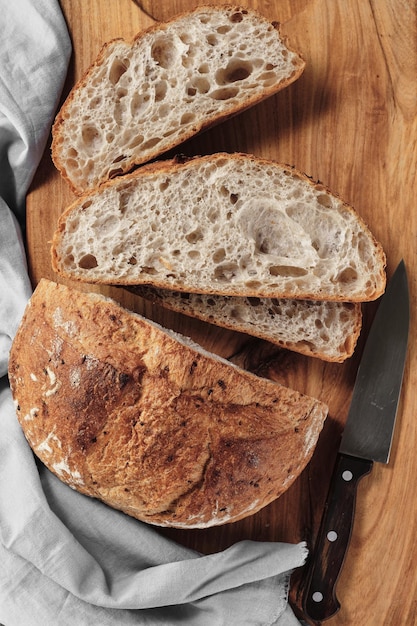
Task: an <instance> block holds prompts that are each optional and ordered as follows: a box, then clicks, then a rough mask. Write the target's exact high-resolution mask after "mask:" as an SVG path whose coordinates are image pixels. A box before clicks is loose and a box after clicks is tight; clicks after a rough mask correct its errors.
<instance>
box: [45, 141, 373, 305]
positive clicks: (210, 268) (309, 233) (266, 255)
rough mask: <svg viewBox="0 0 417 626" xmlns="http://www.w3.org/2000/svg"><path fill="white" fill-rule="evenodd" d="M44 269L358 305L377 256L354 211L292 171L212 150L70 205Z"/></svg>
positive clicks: (140, 173)
mask: <svg viewBox="0 0 417 626" xmlns="http://www.w3.org/2000/svg"><path fill="white" fill-rule="evenodd" d="M52 266H53V269H54V270H55V271H56V272H59V273H60V274H62V275H63V276H66V277H68V278H71V279H78V280H82V281H87V282H96V283H110V284H119V285H139V284H151V285H153V286H155V287H159V288H165V289H172V290H175V291H185V292H190V293H211V294H213V293H214V294H220V295H234V296H245V297H246V296H253V297H269V298H295V299H308V300H338V301H366V300H372V299H375V298H377V297H378V296H379V295H381V293H383V291H384V288H385V269H384V268H385V255H384V252H383V250H382V248H381V246H380V244H379V243H377V242H376V241H375V238H374V237H373V235H372V234H371V232H370V231H369V229H368V228H367V226H366V225H365V224H364V222H363V220H362V219H361V218H360V217H359V216H358V214H357V213H356V212H355V211H354V209H353V208H352V207H350V206H348V205H347V204H345V203H343V202H342V201H341V200H340V199H339V198H337V197H336V196H335V195H333V194H331V193H330V192H329V191H328V190H327V189H326V188H325V187H324V186H323V185H321V184H314V183H313V182H312V181H311V180H310V179H309V178H308V177H307V176H304V175H303V174H301V173H300V172H298V171H297V170H296V169H294V168H290V167H287V166H282V165H279V164H277V163H274V162H271V161H267V160H264V159H260V158H256V157H254V156H250V155H247V154H232V155H230V154H225V153H219V154H214V155H209V156H204V157H198V158H194V159H190V160H187V161H185V162H181V161H175V160H174V161H166V162H159V163H153V164H148V165H145V166H143V167H142V168H139V169H138V170H136V171H135V172H133V173H132V174H128V175H126V176H124V177H119V178H117V179H115V180H113V181H110V182H108V183H106V184H104V185H102V186H101V187H100V188H99V189H98V190H95V191H92V192H90V193H88V194H85V195H84V196H82V197H81V198H79V199H77V200H76V201H75V202H74V203H73V204H72V205H71V206H70V207H69V208H68V209H67V211H65V213H64V214H63V215H62V216H61V218H60V220H59V222H58V226H57V230H56V232H55V234H54V237H53V244H52Z"/></svg>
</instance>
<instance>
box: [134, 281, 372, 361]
mask: <svg viewBox="0 0 417 626" xmlns="http://www.w3.org/2000/svg"><path fill="white" fill-rule="evenodd" d="M130 289H131V290H132V291H133V292H134V293H136V294H137V295H139V296H141V297H143V298H146V299H147V300H150V301H151V302H153V303H154V304H158V305H161V306H163V307H165V308H167V309H170V310H172V311H176V312H179V313H183V314H184V315H189V316H191V317H195V318H198V319H200V320H203V321H205V322H210V323H211V324H215V325H217V326H222V327H224V328H229V329H231V330H236V331H239V332H243V333H247V334H249V335H253V336H254V337H259V338H261V339H265V340H266V341H270V342H272V343H274V344H277V345H278V346H281V347H282V348H285V349H287V350H292V351H294V352H299V353H300V354H305V355H307V356H313V357H316V358H319V359H322V360H324V361H336V362H342V361H345V360H346V359H347V358H349V357H350V356H352V354H353V351H354V349H355V346H356V343H357V340H358V337H359V333H360V330H361V327H362V310H361V304H360V303H359V302H327V301H320V300H291V299H286V298H280V299H279V298H250V297H248V298H240V297H239V296H218V295H214V294H198V293H179V292H177V291H169V290H167V289H156V288H155V287H150V286H149V285H142V286H137V287H132V288H130Z"/></svg>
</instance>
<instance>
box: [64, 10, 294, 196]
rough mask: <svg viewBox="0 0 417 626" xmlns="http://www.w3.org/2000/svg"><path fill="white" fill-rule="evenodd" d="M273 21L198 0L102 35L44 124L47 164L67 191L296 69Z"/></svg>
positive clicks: (156, 150)
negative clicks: (118, 33)
mask: <svg viewBox="0 0 417 626" xmlns="http://www.w3.org/2000/svg"><path fill="white" fill-rule="evenodd" d="M303 69H304V61H302V59H301V58H300V57H299V56H298V54H296V53H295V52H293V51H292V50H290V49H289V48H288V47H287V45H286V44H285V43H284V41H283V40H282V39H281V38H280V35H279V31H278V26H277V24H271V23H269V22H268V21H267V20H266V19H264V18H263V17H262V16H260V15H258V14H257V13H255V12H253V11H250V10H248V9H243V8H239V7H232V6H226V7H200V8H198V9H196V10H195V11H193V12H191V13H188V14H183V15H181V16H179V17H177V18H176V19H174V20H172V21H170V22H168V23H166V24H158V25H156V26H155V27H152V28H151V29H149V30H148V31H145V32H143V33H140V34H139V35H138V36H137V37H136V39H135V40H134V42H133V43H132V44H130V43H127V42H125V41H123V40H121V39H118V40H114V41H112V42H109V43H108V44H107V45H106V46H105V47H104V48H103V50H102V51H101V53H100V55H99V56H98V58H97V60H96V61H95V63H94V64H93V65H92V67H91V68H90V69H89V70H88V71H87V73H86V75H85V76H84V77H83V79H82V80H81V81H80V82H79V83H78V84H77V85H76V86H75V88H74V89H73V91H72V92H71V94H70V95H69V97H68V99H67V101H66V102H65V104H64V105H63V107H62V109H61V111H60V113H59V114H58V116H57V119H56V122H55V124H54V128H53V144H52V156H53V160H54V162H55V165H56V166H57V168H58V169H59V170H61V173H62V174H63V176H64V178H66V179H67V180H68V182H69V183H70V184H71V186H72V188H73V189H74V191H76V192H82V191H85V190H86V189H89V188H94V187H96V186H97V185H98V184H99V183H100V182H102V181H104V180H107V179H109V178H112V177H114V176H117V175H119V174H122V173H124V172H127V171H129V170H130V169H131V168H132V167H133V165H135V164H140V163H144V162H146V161H149V160H151V159H152V158H155V156H157V155H158V154H162V153H163V152H164V151H166V150H167V149H168V148H171V147H173V146H175V145H178V144H179V143H181V142H183V141H184V140H185V139H187V138H189V137H190V136H192V135H194V134H196V133H197V132H199V131H201V130H202V129H203V128H205V127H208V126H210V125H212V124H213V123H217V122H219V121H220V120H222V119H224V118H225V117H228V116H230V115H232V114H235V113H237V112H239V111H241V110H243V109H246V108H248V107H249V106H252V105H253V104H255V103H256V102H258V101H260V100H262V99H264V98H266V97H268V96H270V95H272V94H273V93H276V92H277V91H279V90H280V89H282V88H283V87H285V86H287V85H288V84H289V83H291V82H293V81H294V80H295V79H296V78H298V77H299V76H300V74H301V73H302V71H303Z"/></svg>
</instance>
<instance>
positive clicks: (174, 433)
mask: <svg viewBox="0 0 417 626" xmlns="http://www.w3.org/2000/svg"><path fill="white" fill-rule="evenodd" d="M9 378H10V383H11V388H12V392H13V397H14V400H15V404H16V409H17V416H18V419H19V421H20V424H21V426H22V428H23V431H24V433H25V435H26V437H27V439H28V441H29V443H30V445H31V446H32V448H33V450H34V451H35V453H36V454H37V455H38V456H39V458H40V459H41V460H42V461H43V462H44V463H45V465H46V466H47V467H48V468H49V469H50V470H51V471H52V472H54V473H55V474H56V475H57V476H58V477H59V478H60V479H61V480H63V481H64V482H66V483H67V484H68V485H69V486H71V487H72V488H74V489H76V490H78V491H80V492H81V493H83V494H86V495H88V496H92V497H95V498H98V499H100V500H102V501H104V502H106V503H107V504H108V505H110V506H112V507H114V508H117V509H120V510H122V511H124V512H125V513H127V514H129V515H131V516H134V517H136V518H138V519H140V520H143V521H146V522H149V523H152V524H157V525H164V526H175V527H185V528H203V527H207V526H212V525H217V524H223V523H225V522H232V521H235V520H238V519H240V518H243V517H245V516H247V515H250V514H253V513H256V511H258V510H259V509H260V508H261V507H263V506H265V505H266V504H268V503H269V502H271V501H272V500H274V499H275V498H277V497H278V496H279V495H280V494H282V492H283V491H285V490H286V489H287V488H288V487H289V486H290V485H291V483H292V482H293V481H294V480H295V478H296V477H297V476H298V475H299V473H300V472H301V471H302V469H303V468H304V467H305V465H306V463H307V462H308V460H309V459H310V457H311V455H312V453H313V450H314V447H315V444H316V442H317V438H318V436H319V433H320V430H321V428H322V425H323V421H324V419H325V417H326V413H327V408H326V407H325V405H324V404H323V403H321V402H319V401H317V400H315V399H313V398H310V397H307V396H305V395H302V394H300V393H298V392H297V391H295V390H291V389H288V388H286V387H283V386H281V385H279V384H277V383H274V382H272V381H270V380H266V379H261V378H258V377H256V376H254V375H253V374H250V373H248V372H246V371H243V370H241V369H239V368H237V367H236V366H233V365H231V364H230V363H228V362H227V361H225V360H224V359H221V358H219V357H216V356H214V355H212V354H209V353H207V352H206V351H204V350H203V349H202V348H200V347H199V346H197V345H196V344H193V343H192V342H190V341H189V340H187V339H185V338H184V337H181V336H179V335H175V334H173V333H169V332H167V331H165V330H164V329H162V328H161V327H160V326H158V325H156V324H154V323H152V322H149V321H147V320H145V319H144V318H142V317H140V316H138V315H135V314H133V313H130V312H128V311H126V310H125V309H123V308H121V307H120V306H119V305H117V304H116V303H115V302H114V301H112V300H109V299H107V298H105V297H104V296H102V295H98V294H85V293H81V292H78V291H77V290H75V289H70V288H68V287H64V286H60V285H57V284H55V283H53V282H50V281H47V280H42V281H41V282H40V284H39V285H38V287H37V288H36V290H35V292H34V294H33V296H32V298H31V301H30V303H29V305H28V306H27V309H26V312H25V315H24V317H23V320H22V322H21V325H20V327H19V329H18V332H17V334H16V337H15V339H14V342H13V345H12V349H11V354H10V364H9Z"/></svg>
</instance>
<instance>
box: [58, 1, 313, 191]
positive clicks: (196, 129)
mask: <svg viewBox="0 0 417 626" xmlns="http://www.w3.org/2000/svg"><path fill="white" fill-rule="evenodd" d="M219 9H225V10H229V9H233V10H236V11H246V12H247V13H250V14H252V15H255V16H256V17H257V18H258V19H259V20H262V21H264V22H267V23H268V24H270V23H271V22H270V21H269V20H267V19H266V18H265V17H264V16H262V15H261V14H260V13H258V12H257V11H255V10H253V9H248V8H247V7H240V6H235V5H224V6H223V7H219V6H216V5H206V6H199V7H197V8H196V9H194V10H193V11H189V12H183V13H181V14H179V15H176V16H175V17H173V18H172V19H170V20H168V21H166V22H159V23H156V24H153V25H152V26H150V27H149V28H147V29H145V30H143V31H141V32H140V33H138V34H137V35H136V36H135V37H134V38H133V40H132V41H131V42H129V41H126V40H125V39H123V38H122V37H119V38H115V39H112V40H111V41H108V42H106V43H105V44H104V45H103V46H102V48H101V50H100V52H99V54H98V56H97V58H96V59H95V61H94V62H93V63H92V64H91V65H90V67H89V68H87V70H86V71H85V72H84V74H83V75H82V77H81V78H80V79H79V80H78V81H77V83H76V84H75V85H74V87H73V88H72V90H71V92H70V94H69V95H68V97H67V99H66V101H65V102H64V104H63V105H62V107H61V109H60V111H59V112H58V114H57V116H56V118H55V122H54V124H53V126H52V144H51V156H52V161H53V162H54V165H55V167H56V168H57V169H58V170H59V171H60V173H61V176H62V177H63V179H64V180H65V181H66V182H67V183H68V185H69V186H70V188H71V190H72V191H73V192H74V193H75V194H76V195H80V194H82V193H83V192H85V191H86V189H83V188H78V187H77V186H76V185H75V184H74V183H73V181H72V180H71V179H70V177H69V176H68V174H67V171H66V168H65V164H64V163H63V162H62V160H61V158H60V151H59V146H58V142H59V138H60V127H61V125H62V124H63V123H64V122H65V118H66V109H67V107H68V105H69V104H71V102H72V101H73V100H74V99H75V97H76V95H77V92H78V91H79V90H80V89H83V87H84V85H85V84H86V83H87V82H88V79H89V76H90V74H91V73H92V71H93V70H94V69H95V68H96V67H98V66H100V65H101V64H102V63H103V62H104V61H105V60H106V56H107V51H108V48H110V47H111V46H113V45H114V44H115V43H117V42H124V43H127V44H130V45H131V46H133V45H134V44H135V43H136V42H137V41H140V39H142V38H143V37H145V36H146V35H148V34H150V33H152V32H156V31H159V30H161V31H163V30H166V29H167V28H168V27H169V25H170V24H171V23H172V22H176V21H177V20H179V19H181V18H183V17H185V16H187V15H191V14H193V13H197V12H200V11H202V10H213V11H219ZM272 25H273V26H274V28H275V29H276V30H277V31H278V32H279V28H280V24H279V23H278V22H272ZM281 40H282V41H283V42H284V43H285V45H286V47H287V48H288V50H290V51H291V52H293V53H294V54H296V55H297V56H298V59H297V65H295V64H294V71H293V73H292V75H291V76H290V77H288V78H286V79H283V80H282V81H281V83H280V84H279V85H275V86H270V87H266V88H265V89H264V90H263V92H262V93H260V94H257V95H252V96H251V95H250V94H248V97H247V99H246V101H245V103H242V104H241V105H239V106H237V107H235V109H233V110H232V111H229V112H227V113H223V112H219V114H218V116H217V117H216V118H215V119H211V120H210V121H207V119H206V118H204V119H201V120H200V121H196V123H195V124H194V126H193V127H191V128H190V130H189V131H188V132H187V133H185V134H184V135H182V138H181V141H174V140H173V141H172V142H171V143H169V144H168V145H166V146H165V147H164V149H163V152H161V150H158V148H157V147H155V150H154V151H153V152H152V153H150V154H148V155H147V156H146V157H141V156H140V155H137V157H136V158H132V159H131V160H130V161H126V162H124V163H120V166H121V169H123V174H125V173H127V172H128V171H131V170H132V169H133V168H134V167H135V166H138V165H142V164H143V163H145V162H148V161H151V160H153V159H155V158H157V157H158V156H160V155H161V154H162V153H165V152H167V151H169V150H171V149H172V148H174V147H176V146H177V145H179V144H181V143H183V142H185V141H186V140H188V139H190V138H191V137H194V136H195V135H197V134H199V133H201V132H203V131H205V130H207V129H208V128H210V127H213V126H215V125H217V124H219V123H220V122H223V121H225V120H226V119H229V118H231V117H233V116H234V115H237V114H238V113H242V112H243V111H245V110H247V109H248V108H251V107H252V106H254V105H256V104H258V103H259V102H261V101H262V100H265V99H266V98H268V97H270V96H271V95H273V94H275V93H278V92H279V91H281V90H282V89H284V88H285V87H287V86H288V85H290V84H291V83H293V82H294V81H295V80H297V79H298V78H299V77H300V76H301V74H302V73H303V71H304V68H305V61H304V59H303V58H302V57H301V56H300V54H299V53H298V52H297V51H296V50H295V49H294V48H292V47H291V45H290V43H289V42H288V40H287V38H286V37H281ZM102 182H103V181H102Z"/></svg>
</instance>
